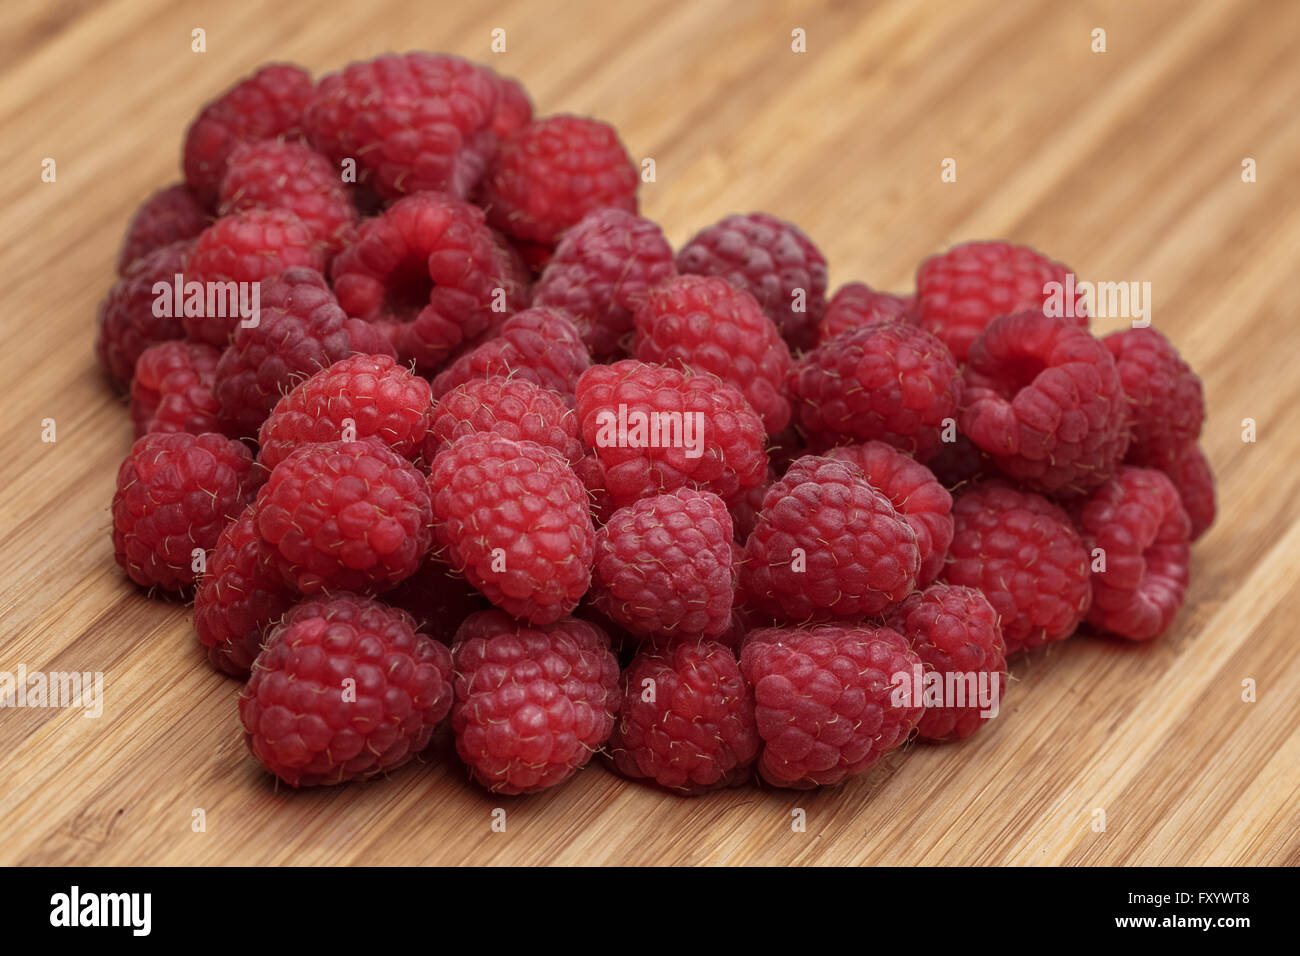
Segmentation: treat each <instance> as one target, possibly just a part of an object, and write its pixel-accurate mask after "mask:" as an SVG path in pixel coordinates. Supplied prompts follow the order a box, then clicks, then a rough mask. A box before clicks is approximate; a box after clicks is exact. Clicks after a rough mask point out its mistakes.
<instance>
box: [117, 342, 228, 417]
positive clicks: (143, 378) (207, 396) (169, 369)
mask: <svg viewBox="0 0 1300 956" xmlns="http://www.w3.org/2000/svg"><path fill="white" fill-rule="evenodd" d="M220 357H221V353H220V352H218V351H217V350H216V349H214V348H212V347H211V346H209V345H202V344H200V343H198V342H177V341H171V342H161V343H159V344H158V345H152V346H150V347H149V348H147V349H145V350H144V352H142V353H141V355H140V359H139V361H137V362H136V363H135V378H133V379H132V380H131V421H132V422H134V423H135V437H136V438H139V437H140V436H141V435H144V434H146V433H148V432H191V433H193V434H195V435H201V434H203V433H204V432H220V431H223V429H222V427H221V420H220V418H219V417H218V415H217V400H216V398H215V397H214V396H213V394H212V385H213V382H214V381H215V379H216V372H217V360H218V359H219V358H220Z"/></svg>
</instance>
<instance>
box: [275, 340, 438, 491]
mask: <svg viewBox="0 0 1300 956" xmlns="http://www.w3.org/2000/svg"><path fill="white" fill-rule="evenodd" d="M432 414H433V404H432V399H431V398H430V396H429V383H428V382H426V381H425V380H424V379H422V378H419V377H417V376H415V375H412V374H411V372H410V371H408V370H407V369H406V368H405V367H404V366H401V365H398V364H397V363H396V362H394V361H393V359H392V358H391V357H390V356H388V355H354V356H353V357H352V358H347V359H342V360H341V361H338V362H335V363H334V364H333V365H331V366H329V368H323V369H321V370H320V371H319V372H317V373H316V374H315V375H313V376H312V377H311V378H309V379H307V380H306V381H304V382H301V383H299V384H298V385H297V386H295V387H294V389H293V391H291V392H290V393H289V394H288V395H286V396H284V398H282V399H280V401H279V402H278V403H277V404H276V406H275V408H274V410H272V412H271V414H270V415H269V416H268V417H267V419H266V421H264V422H263V423H262V428H261V430H260V431H259V432H258V434H257V440H258V444H259V446H260V450H259V451H258V455H257V460H258V461H260V462H261V463H262V465H263V467H265V468H266V469H267V470H268V471H269V470H271V469H273V468H274V467H275V466H276V465H278V464H279V463H280V462H282V461H284V459H285V458H287V457H288V456H289V454H290V453H291V452H293V451H294V450H295V449H297V448H300V447H301V446H303V445H308V444H313V443H317V444H319V443H324V442H333V441H340V440H341V441H356V440H363V439H375V440H377V441H378V442H379V443H381V444H382V445H384V446H385V447H386V448H390V449H392V450H393V451H395V452H396V453H397V454H399V455H401V456H402V457H403V458H408V459H412V460H414V459H416V458H419V457H420V454H421V452H422V451H423V449H424V435H425V432H427V431H428V429H429V420H430V418H431V416H432Z"/></svg>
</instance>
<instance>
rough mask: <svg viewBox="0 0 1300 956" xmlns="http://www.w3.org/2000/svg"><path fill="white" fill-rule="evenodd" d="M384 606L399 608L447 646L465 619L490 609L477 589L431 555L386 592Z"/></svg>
mask: <svg viewBox="0 0 1300 956" xmlns="http://www.w3.org/2000/svg"><path fill="white" fill-rule="evenodd" d="M384 603H385V604H389V605H391V606H393V607H399V608H401V609H402V610H403V611H405V612H406V613H407V614H410V615H411V617H413V618H415V622H416V624H418V625H419V627H420V630H421V631H424V632H425V633H427V634H429V635H430V636H431V637H433V638H435V639H436V640H439V641H442V643H444V644H447V645H450V644H451V643H452V641H453V640H454V639H455V637H456V630H457V628H459V627H460V625H461V622H462V621H464V620H465V618H467V617H469V616H470V615H471V614H473V613H475V612H476V611H486V610H488V609H489V608H491V607H492V604H491V602H490V601H488V599H487V598H485V597H484V596H483V594H482V593H481V592H480V591H479V590H478V588H476V587H474V586H473V585H472V584H470V583H469V582H468V581H466V580H465V579H464V578H463V577H460V576H459V575H457V574H456V573H454V572H453V571H452V570H451V567H450V566H449V565H448V564H447V563H446V562H445V561H443V560H441V559H440V558H438V557H435V556H434V555H429V556H428V557H426V558H425V559H424V563H423V564H421V565H420V568H419V570H418V571H416V572H415V573H414V574H412V575H411V576H410V577H409V578H407V579H406V580H405V581H403V582H402V583H401V584H399V585H398V586H397V587H395V588H393V590H391V591H389V592H387V593H386V594H385V595H384Z"/></svg>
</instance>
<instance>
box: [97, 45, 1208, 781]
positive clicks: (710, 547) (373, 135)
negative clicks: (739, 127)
mask: <svg viewBox="0 0 1300 956" xmlns="http://www.w3.org/2000/svg"><path fill="white" fill-rule="evenodd" d="M183 167H184V181H183V182H182V183H179V184H177V185H174V186H170V187H168V188H166V189H164V190H162V191H161V192H159V193H157V194H155V195H154V196H153V197H151V198H150V199H149V200H148V201H146V202H145V204H144V205H143V206H142V207H141V208H140V210H139V211H138V212H137V213H136V214H135V217H134V218H133V219H132V221H131V224H130V227H129V229H128V231H127V235H126V240H125V243H124V245H123V248H122V253H121V257H120V261H119V272H120V275H121V277H120V278H119V279H118V281H117V283H116V284H115V285H114V286H113V287H112V289H111V290H110V291H109V292H108V295H107V296H106V298H105V299H104V301H103V303H102V305H101V307H100V311H99V319H98V322H99V336H98V341H97V352H98V356H99V359H100V362H101V364H102V365H103V366H104V368H105V370H106V371H107V373H108V376H109V377H110V379H111V380H112V381H113V383H114V384H115V385H116V386H117V387H118V388H120V389H125V390H129V394H130V407H131V417H132V420H133V421H134V423H135V430H136V436H137V438H136V441H135V444H134V446H133V447H132V448H131V451H130V453H129V454H128V455H127V457H126V460H125V461H124V462H123V463H122V466H121V469H120V471H119V474H118V485H117V493H116V495H115V497H114V499H113V508H112V511H113V543H114V548H115V552H116V558H117V561H118V563H119V564H121V565H122V567H123V568H124V569H125V570H126V573H127V575H128V576H129V577H130V579H131V580H132V581H134V582H136V583H137V584H138V585H141V586H143V587H145V588H148V589H149V590H150V591H151V592H154V593H170V594H172V595H179V596H182V597H188V596H189V595H191V594H192V595H193V600H194V622H195V630H196V631H197V634H198V642H199V644H200V645H201V646H202V647H203V648H204V650H205V651H206V653H207V657H208V659H209V660H210V661H211V663H212V665H213V666H214V667H215V668H217V669H218V670H220V671H222V672H224V673H226V674H229V675H232V676H233V677H236V678H241V679H244V680H246V684H245V686H244V690H243V693H242V695H241V697H240V701H239V717H240V719H241V721H242V723H243V727H244V729H245V732H246V739H247V742H248V747H249V749H250V750H251V751H252V753H253V755H254V756H255V757H256V758H257V760H259V761H260V762H261V763H262V765H263V766H264V767H265V768H266V769H267V770H268V771H270V772H271V773H273V774H275V775H276V776H277V777H278V778H279V779H281V780H283V781H285V782H286V783H288V784H290V785H293V786H306V785H316V784H336V783H342V782H345V781H349V780H358V779H363V778H366V777H370V776H373V775H375V774H381V773H385V772H387V771H389V770H392V769H394V768H396V767H399V766H401V765H402V764H404V763H407V762H408V761H410V760H412V759H414V758H415V757H417V756H418V755H419V754H420V753H421V752H422V751H424V750H425V749H426V747H427V746H428V744H429V741H430V738H431V736H432V735H433V733H434V732H435V730H436V729H437V728H438V726H439V725H440V724H441V723H442V722H443V721H444V720H445V719H447V717H448V715H450V721H451V729H452V732H453V733H454V735H455V744H456V751H457V753H458V755H459V757H460V759H461V760H463V761H464V763H465V765H466V766H467V767H468V771H469V773H470V775H472V776H473V778H474V779H475V780H476V781H477V782H478V783H479V784H481V785H483V786H484V787H487V788H489V789H490V790H493V791H496V792H501V793H529V792H534V791H537V790H540V789H543V788H546V787H550V786H553V785H555V784H557V783H559V782H561V781H563V780H565V779H567V778H568V777H570V776H572V775H573V774H574V773H575V772H576V771H577V770H579V769H580V768H581V767H583V766H584V765H585V764H587V763H588V762H589V760H590V759H591V757H592V755H593V754H595V753H596V752H597V751H600V752H602V753H603V754H604V755H605V756H606V758H607V759H608V760H609V762H610V763H611V764H612V766H613V767H614V768H616V769H617V771H618V772H620V773H622V774H623V775H625V776H627V777H629V778H632V779H636V780H640V781H644V782H646V783H650V784H654V785H657V786H660V787H663V788H666V789H668V790H671V791H673V792H677V793H681V794H698V793H702V792H706V791H709V790H713V789H716V788H720V787H725V786H734V785H739V784H744V783H747V782H753V781H756V780H763V781H766V782H767V783H768V784H770V785H775V786H781V787H793V788H807V787H814V786H824V785H832V784H837V783H840V782H842V781H844V780H846V779H848V778H850V777H852V776H853V775H855V774H858V773H861V772H862V771H864V770H866V769H867V768H869V767H871V766H872V765H873V764H874V763H875V762H876V761H877V760H879V759H880V758H881V756H882V755H883V754H885V753H887V752H889V751H891V750H893V749H895V748H897V747H899V746H901V745H902V744H903V743H904V742H905V741H907V740H909V739H911V738H913V737H919V738H922V739H926V740H932V741H950V740H957V739H960V738H964V737H967V736H969V735H970V734H972V733H974V732H975V731H976V730H978V729H979V728H980V727H981V726H983V725H984V723H985V722H986V721H987V719H988V718H990V717H992V716H994V715H995V714H996V712H997V702H998V700H999V699H1000V696H1001V694H1002V692H1003V690H1004V688H1005V672H1006V661H1007V659H1008V657H1011V656H1012V655H1015V654H1019V653H1022V652H1026V651H1032V650H1034V649H1036V648H1040V647H1043V646H1045V645H1047V644H1051V643H1054V642H1059V641H1063V640H1065V639H1066V638H1068V637H1070V636H1071V635H1072V634H1074V633H1075V632H1076V630H1077V629H1078V628H1079V626H1080V625H1081V624H1085V623H1086V625H1087V626H1088V627H1089V628H1090V629H1091V630H1092V631H1094V632H1096V633H1108V634H1112V635H1118V636H1119V637H1122V638H1128V639H1131V640H1134V641H1145V640H1150V639H1152V638H1154V637H1156V636H1157V635H1159V634H1160V633H1161V632H1163V631H1165V630H1166V629H1167V628H1168V627H1169V625H1170V623H1171V621H1172V620H1173V618H1174V616H1175V615H1176V614H1177V612H1178V609H1179V607H1180V606H1181V605H1182V603H1183V600H1184V596H1185V593H1186V590H1187V586H1188V561H1189V558H1188V554H1189V543H1190V541H1192V540H1194V539H1195V538H1197V537H1198V536H1199V535H1201V534H1202V533H1203V532H1204V531H1205V529H1206V527H1207V526H1208V525H1209V524H1210V523H1211V521H1212V520H1213V518H1214V511H1215V501H1214V483H1213V477H1212V475H1211V472H1210V469H1209V466H1208V464H1207V462H1206V459H1205V457H1204V455H1203V454H1202V453H1201V451H1200V449H1199V447H1198V444H1197V442H1198V438H1199V435H1200V432H1201V427H1202V423H1203V420H1204V417H1205V407H1204V399H1203V395H1202V389H1201V383H1200V380H1199V379H1198V378H1197V377H1196V375H1195V374H1194V373H1193V372H1192V371H1191V369H1190V368H1188V366H1187V365H1186V363H1184V362H1183V360H1182V359H1181V358H1180V357H1179V355H1178V353H1177V352H1176V351H1175V349H1174V348H1173V346H1172V345H1171V344H1170V343H1169V342H1168V340H1166V339H1165V337H1164V336H1163V335H1161V334H1160V333H1159V332H1157V331H1156V330H1155V329H1154V328H1149V327H1136V326H1135V327H1133V328H1126V329H1124V330H1122V331H1119V332H1116V333H1114V334H1112V335H1108V336H1107V337H1105V338H1104V339H1098V338H1096V337H1094V336H1093V335H1092V333H1091V332H1090V331H1089V329H1088V326H1089V318H1088V315H1087V310H1086V308H1084V309H1075V308H1068V309H1065V310H1063V311H1062V310H1054V309H1051V308H1049V307H1048V305H1047V301H1048V300H1047V292H1048V289H1049V288H1052V287H1053V286H1054V285H1055V284H1058V283H1060V284H1062V286H1057V287H1058V288H1059V287H1063V285H1064V283H1066V281H1067V280H1068V281H1071V282H1072V281H1073V280H1072V277H1071V276H1070V275H1069V272H1068V270H1067V269H1066V268H1065V267H1064V266H1062V265H1060V264H1058V263H1056V262H1053V261H1051V260H1050V259H1048V258H1046V257H1044V256H1042V255H1040V254H1039V253H1038V252H1036V251H1034V250H1033V249H1030V248H1027V247H1024V246H1016V245H1010V244H1007V243H1003V242H970V243H966V244H963V245H959V246H957V247H955V248H952V249H950V250H949V251H947V252H946V253H943V254H941V255H937V256H934V257H931V258H929V259H927V260H925V261H924V262H922V263H921V265H920V268H919V270H918V272H917V282H916V292H915V294H914V295H891V294H886V293H882V292H877V291H874V290H872V289H871V288H869V287H868V286H866V285H864V284H862V283H859V282H852V283H849V284H847V285H844V286H842V287H841V288H840V289H839V291H837V292H836V293H835V294H834V296H833V297H831V298H830V299H829V301H828V299H827V288H826V274H827V270H826V261H825V259H824V258H823V257H822V255H821V253H820V252H818V250H817V247H816V246H815V245H813V243H812V241H811V240H810V239H809V238H808V237H807V236H806V235H804V234H803V233H802V232H801V231H800V230H798V229H797V228H795V227H794V226H792V225H790V224H789V223H786V222H783V221H781V220H779V219H776V218H773V217H772V216H769V215H765V214H762V213H755V214H749V215H733V216H728V217H727V218H725V219H723V220H722V221H721V222H719V223H717V224H715V225H713V226H710V227H709V228H707V229H705V230H703V231H702V232H700V233H699V234H698V235H697V236H695V238H693V239H692V240H691V241H690V242H689V243H687V244H686V245H685V246H684V247H683V248H682V249H680V250H679V251H678V252H677V253H676V254H674V252H673V250H672V248H671V247H670V246H669V244H668V242H667V240H666V239H665V238H664V235H663V233H662V232H661V231H660V229H659V227H658V226H657V225H656V224H655V223H653V222H651V221H649V220H647V219H644V218H642V217H640V216H638V215H637V212H638V203H637V190H638V187H639V185H640V176H639V174H638V169H637V166H636V165H635V164H634V163H633V161H632V160H631V159H630V158H629V156H628V154H627V152H626V151H625V149H624V147H623V145H622V144H621V143H620V141H619V139H618V136H617V135H616V133H615V132H614V130H613V129H612V128H611V127H610V126H608V125H606V124H604V123H601V122H598V121H596V120H592V119H585V118H580V117H575V116H567V115H558V116H551V117H547V118H542V119H534V117H533V109H532V104H531V103H530V102H529V99H528V97H527V95H526V94H525V93H524V91H523V89H522V88H521V87H520V86H519V84H518V83H516V82H515V81H513V80H510V79H506V78H504V77H501V76H499V75H497V74H496V73H494V72H493V71H491V70H490V69H487V68H485V67H482V66H478V65H476V64H473V63H469V62H467V61H464V60H461V59H458V58H456V57H452V56H443V55H433V54H427V53H410V54H406V55H401V56H398V55H389V56H383V57H379V58H378V59H375V60H371V61H369V62H363V63H353V64H352V65H350V66H348V67H347V68H346V69H344V70H342V71H341V72H338V73H333V74H330V75H328V76H325V77H323V78H321V79H320V80H317V81H313V80H312V78H311V77H310V76H309V75H308V74H307V73H306V72H305V71H303V70H302V69H300V68H298V67H295V66H287V65H278V64H277V65H271V66H267V67H265V68H263V69H261V70H259V71H258V72H257V73H256V74H254V75H253V76H251V77H248V78H247V79H244V80H242V81H241V82H239V83H238V84H236V85H235V86H234V87H232V88H231V89H229V90H227V91H226V92H225V93H224V94H222V95H221V96H220V97H219V98H218V99H216V100H215V101H213V102H212V103H209V104H208V105H207V106H205V107H204V108H203V110H202V111H201V112H200V113H199V115H198V117H197V118H196V119H195V120H194V121H193V123H192V124H191V125H190V127H189V131H188V133H187V136H186V139H185V144H184V161H183ZM1084 304H1085V305H1086V303H1084ZM1071 305H1073V304H1071ZM1058 313H1059V314H1058Z"/></svg>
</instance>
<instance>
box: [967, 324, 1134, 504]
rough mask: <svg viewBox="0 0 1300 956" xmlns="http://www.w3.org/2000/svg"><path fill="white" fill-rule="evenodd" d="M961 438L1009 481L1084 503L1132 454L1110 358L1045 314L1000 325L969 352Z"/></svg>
mask: <svg viewBox="0 0 1300 956" xmlns="http://www.w3.org/2000/svg"><path fill="white" fill-rule="evenodd" d="M965 375H966V394H965V401H964V408H963V410H962V416H961V429H962V432H964V433H965V434H966V435H967V436H969V437H970V439H971V441H973V442H974V443H975V444H976V445H977V446H979V447H980V448H981V449H983V450H984V451H986V452H988V453H989V454H990V455H991V456H992V457H993V462H994V464H996V465H997V467H998V468H999V469H1000V470H1001V471H1002V472H1003V473H1005V474H1007V475H1010V476H1011V477H1012V478H1015V479H1017V480H1019V481H1022V482H1024V483H1025V484H1027V485H1029V486H1030V487H1032V488H1034V489H1035V490H1038V491H1044V492H1047V493H1054V494H1059V495H1070V494H1079V493H1081V492H1084V491H1087V490H1088V489H1089V488H1095V487H1096V486H1097V485H1099V484H1101V483H1102V482H1103V481H1105V480H1106V479H1107V478H1109V477H1110V475H1111V474H1112V473H1113V472H1114V470H1115V466H1116V465H1118V464H1119V462H1120V461H1121V460H1122V459H1123V457H1124V450H1125V448H1127V446H1128V414H1129V413H1128V402H1127V400H1126V399H1125V397H1124V389H1123V388H1122V386H1121V384H1120V378H1119V372H1118V371H1117V370H1116V368H1115V360H1114V359H1113V358H1111V355H1110V352H1109V351H1108V350H1107V348H1106V346H1104V345H1103V344H1102V343H1101V342H1099V341H1098V340H1097V339H1095V338H1093V336H1092V334H1091V333H1089V332H1088V331H1087V330H1086V329H1079V328H1076V327H1074V326H1072V325H1069V324H1067V323H1065V322H1063V321H1061V320H1060V319H1053V318H1049V317H1048V316H1045V315H1043V314H1042V313H1041V312H1020V313H1017V314H1016V315H1007V316H1002V317H1001V318H998V319H994V320H993V321H992V322H991V323H989V326H988V328H987V329H985V330H984V333H983V334H982V335H981V336H980V337H979V338H978V339H976V340H975V342H974V344H973V345H972V346H971V350H970V356H969V361H968V364H967V366H966V373H965Z"/></svg>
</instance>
